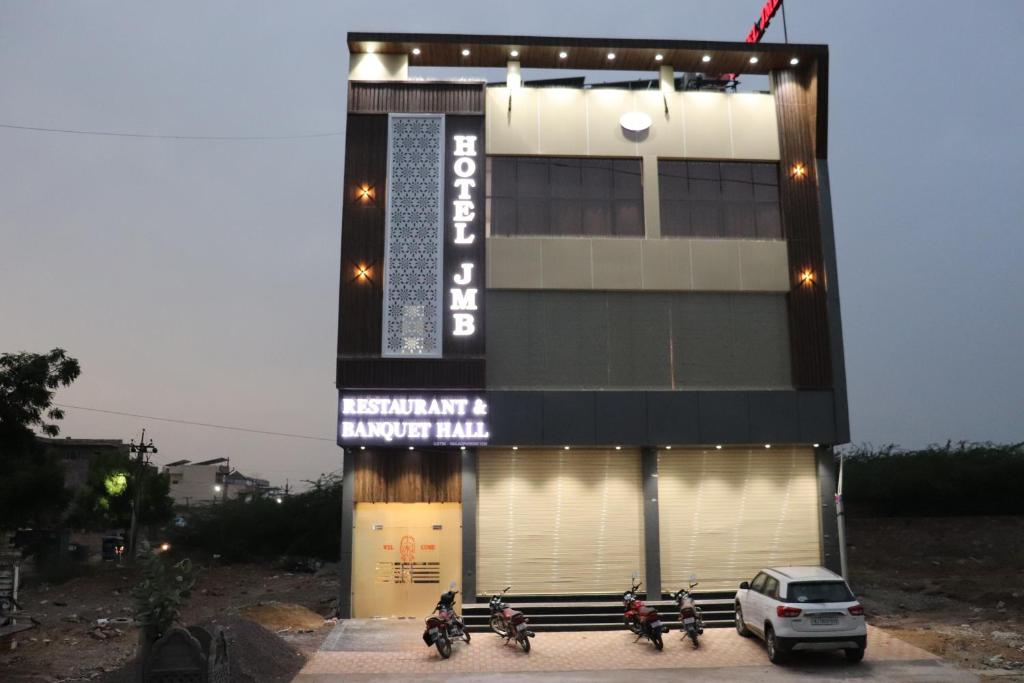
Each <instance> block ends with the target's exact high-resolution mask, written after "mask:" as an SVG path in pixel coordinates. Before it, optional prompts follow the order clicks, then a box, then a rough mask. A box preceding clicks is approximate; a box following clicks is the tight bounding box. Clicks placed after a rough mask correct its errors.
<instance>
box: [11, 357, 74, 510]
mask: <svg viewBox="0 0 1024 683" xmlns="http://www.w3.org/2000/svg"><path fill="white" fill-rule="evenodd" d="M80 372H81V369H80V367H79V365H78V361H77V360H75V359H74V358H71V357H70V356H68V355H67V353H66V352H65V351H64V349H53V350H52V351H50V352H49V353H44V354H38V353H25V352H22V353H5V354H2V355H0V528H17V527H20V526H24V525H27V524H40V525H46V524H48V523H51V522H53V521H55V520H56V519H57V518H58V517H59V515H60V513H61V512H62V511H63V510H64V508H65V507H66V506H67V502H68V498H69V495H68V492H67V490H66V489H65V488H64V468H63V466H62V465H61V463H60V462H58V461H57V459H56V458H55V457H54V456H52V455H49V454H47V452H46V450H45V449H44V448H43V447H42V446H41V444H39V442H38V441H36V436H35V433H34V432H33V429H38V430H39V431H41V432H42V433H44V434H46V435H47V436H51V437H52V436H57V435H58V434H59V433H60V428H59V427H58V426H57V424H56V423H57V422H58V421H59V420H61V419H63V418H64V411H62V410H61V409H60V408H57V407H55V406H53V397H54V395H55V393H56V390H57V389H58V388H60V387H66V386H68V385H69V384H71V383H72V382H74V381H75V379H76V378H77V377H78V375H79V374H80Z"/></svg>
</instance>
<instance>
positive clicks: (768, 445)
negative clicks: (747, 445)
mask: <svg viewBox="0 0 1024 683" xmlns="http://www.w3.org/2000/svg"><path fill="white" fill-rule="evenodd" d="M764 447H765V448H771V447H772V445H771V444H770V443H766V444H765V445H764Z"/></svg>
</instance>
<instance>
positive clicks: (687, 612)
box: [672, 574, 704, 649]
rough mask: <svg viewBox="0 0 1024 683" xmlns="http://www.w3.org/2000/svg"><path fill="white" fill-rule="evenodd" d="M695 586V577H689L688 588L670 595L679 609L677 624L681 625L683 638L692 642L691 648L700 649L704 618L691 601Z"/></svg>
mask: <svg viewBox="0 0 1024 683" xmlns="http://www.w3.org/2000/svg"><path fill="white" fill-rule="evenodd" d="M696 585H697V577H696V576H693V575H692V574H691V575H690V585H689V587H688V588H680V589H679V592H677V593H673V594H672V599H673V600H675V601H676V605H678V607H679V622H680V623H681V624H682V625H683V638H689V639H690V640H691V641H692V642H693V648H694V649H697V648H698V647H700V641H699V640H698V638H699V637H700V636H701V635H703V634H704V616H703V614H702V613H701V610H700V607H697V602H696V601H695V600H694V599H693V588H694V586H696Z"/></svg>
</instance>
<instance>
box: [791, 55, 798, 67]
mask: <svg viewBox="0 0 1024 683" xmlns="http://www.w3.org/2000/svg"><path fill="white" fill-rule="evenodd" d="M799 63H800V60H799V59H797V58H796V57H793V59H791V60H789V65H790V66H796V65H797V64H799Z"/></svg>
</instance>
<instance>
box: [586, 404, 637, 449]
mask: <svg viewBox="0 0 1024 683" xmlns="http://www.w3.org/2000/svg"><path fill="white" fill-rule="evenodd" d="M594 438H595V440H596V441H597V442H598V443H604V444H608V445H609V446H614V445H618V444H642V443H647V402H646V401H644V400H643V395H642V394H641V395H639V396H638V394H637V392H635V391H599V392H596V393H595V394H594Z"/></svg>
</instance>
